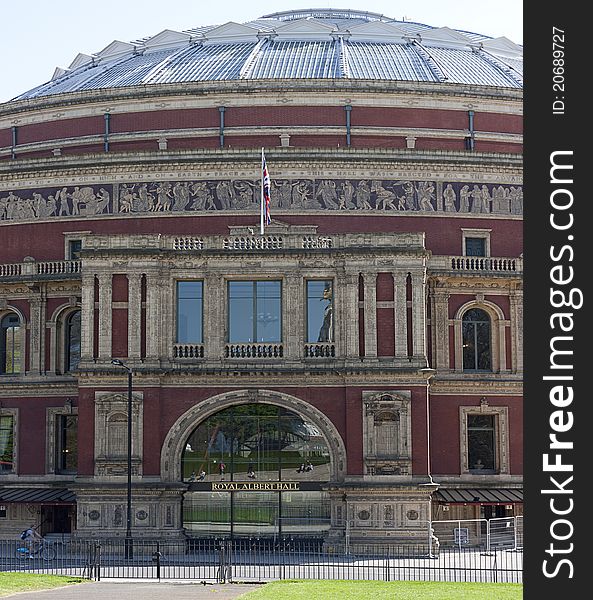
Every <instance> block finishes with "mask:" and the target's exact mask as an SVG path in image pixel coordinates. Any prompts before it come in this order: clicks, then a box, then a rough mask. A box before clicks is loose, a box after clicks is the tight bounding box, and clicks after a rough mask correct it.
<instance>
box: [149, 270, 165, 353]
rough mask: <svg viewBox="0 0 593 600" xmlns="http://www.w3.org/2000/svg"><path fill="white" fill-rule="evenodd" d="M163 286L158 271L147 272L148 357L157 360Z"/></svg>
mask: <svg viewBox="0 0 593 600" xmlns="http://www.w3.org/2000/svg"><path fill="white" fill-rule="evenodd" d="M160 323H161V286H160V278H159V274H158V273H157V272H156V271H152V272H151V271H147V273H146V358H147V360H155V359H158V358H159V357H160V351H159V344H160V341H161V334H162V332H161V327H160Z"/></svg>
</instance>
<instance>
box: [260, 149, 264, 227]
mask: <svg viewBox="0 0 593 600" xmlns="http://www.w3.org/2000/svg"><path fill="white" fill-rule="evenodd" d="M260 170H261V186H260V188H261V199H260V203H259V233H260V235H263V234H264V211H265V208H264V149H263V147H262V149H261V169H260Z"/></svg>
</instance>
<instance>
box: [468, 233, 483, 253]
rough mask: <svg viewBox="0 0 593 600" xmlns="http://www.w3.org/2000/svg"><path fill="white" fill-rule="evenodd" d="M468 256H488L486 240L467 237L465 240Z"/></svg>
mask: <svg viewBox="0 0 593 600" xmlns="http://www.w3.org/2000/svg"><path fill="white" fill-rule="evenodd" d="M465 255H466V256H486V238H483V237H466V238H465Z"/></svg>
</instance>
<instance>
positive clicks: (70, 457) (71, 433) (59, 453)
mask: <svg viewBox="0 0 593 600" xmlns="http://www.w3.org/2000/svg"><path fill="white" fill-rule="evenodd" d="M77 463H78V417H77V416H76V415H58V416H57V417H56V473H76V471H77Z"/></svg>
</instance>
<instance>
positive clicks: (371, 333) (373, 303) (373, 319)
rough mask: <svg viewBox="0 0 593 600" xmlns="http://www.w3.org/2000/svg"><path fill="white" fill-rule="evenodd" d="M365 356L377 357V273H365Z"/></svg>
mask: <svg viewBox="0 0 593 600" xmlns="http://www.w3.org/2000/svg"><path fill="white" fill-rule="evenodd" d="M362 278H363V285H364V348H365V356H367V357H369V358H376V357H377V273H363V275H362Z"/></svg>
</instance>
